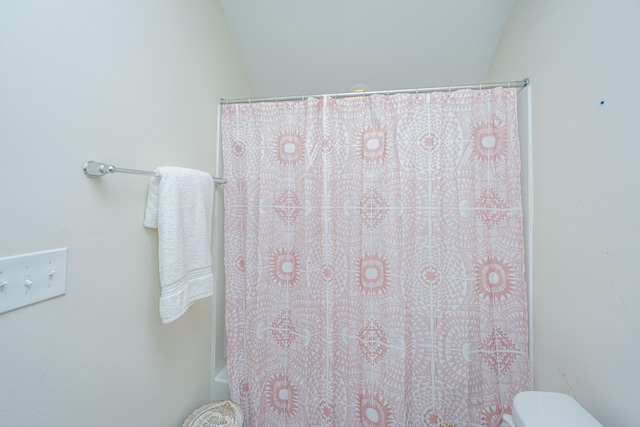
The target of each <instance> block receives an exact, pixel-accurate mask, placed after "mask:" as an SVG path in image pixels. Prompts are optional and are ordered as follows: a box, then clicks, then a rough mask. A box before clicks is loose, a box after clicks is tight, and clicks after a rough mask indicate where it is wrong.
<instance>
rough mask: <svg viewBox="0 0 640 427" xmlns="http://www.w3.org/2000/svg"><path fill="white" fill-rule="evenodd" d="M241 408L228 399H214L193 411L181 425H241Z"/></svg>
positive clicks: (201, 426) (212, 426)
mask: <svg viewBox="0 0 640 427" xmlns="http://www.w3.org/2000/svg"><path fill="white" fill-rule="evenodd" d="M243 424H244V416H243V414H242V408H240V406H238V405H237V404H236V403H234V402H231V401H230V400H216V401H215V402H211V403H207V404H206V405H203V406H201V407H199V408H198V409H196V410H195V411H193V412H192V413H191V415H189V417H188V418H187V419H186V420H185V421H184V423H182V427H214V426H224V427H242V426H243Z"/></svg>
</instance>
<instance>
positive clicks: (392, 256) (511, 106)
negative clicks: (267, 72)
mask: <svg viewBox="0 0 640 427" xmlns="http://www.w3.org/2000/svg"><path fill="white" fill-rule="evenodd" d="M222 143H223V153H224V170H225V176H226V177H227V178H228V183H227V184H226V185H225V189H224V203H225V269H226V280H227V282H226V296H227V300H226V305H227V313H226V323H227V339H228V367H229V385H230V388H231V396H232V399H233V400H234V401H236V402H238V403H240V404H241V405H242V407H243V408H244V411H245V416H246V420H247V423H246V425H248V426H256V427H267V426H273V427H282V426H345V427H351V426H440V425H441V424H445V423H451V424H452V425H454V426H456V427H466V426H474V427H475V426H489V427H496V426H498V425H499V424H500V419H501V416H502V414H503V413H510V411H511V401H512V399H513V396H514V395H515V394H516V393H517V392H519V391H521V390H525V389H528V388H529V369H528V363H529V361H528V357H527V336H528V332H527V304H526V290H525V282H524V279H523V270H524V260H523V236H522V207H521V195H520V159H519V145H518V136H517V120H516V91H515V89H502V88H498V89H493V90H482V91H475V90H462V91H457V92H452V93H431V94H401V95H393V96H378V95H376V96H369V97H362V98H348V99H334V98H331V97H324V98H322V99H308V100H306V101H295V102H277V103H253V104H243V105H226V106H224V108H223V110H222Z"/></svg>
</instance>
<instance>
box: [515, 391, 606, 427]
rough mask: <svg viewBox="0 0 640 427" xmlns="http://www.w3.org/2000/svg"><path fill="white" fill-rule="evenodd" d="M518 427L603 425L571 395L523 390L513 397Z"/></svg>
mask: <svg viewBox="0 0 640 427" xmlns="http://www.w3.org/2000/svg"><path fill="white" fill-rule="evenodd" d="M513 418H514V419H515V421H516V425H517V426H518V427H555V426H558V427H603V426H602V424H600V423H599V422H598V421H597V420H596V419H595V418H593V417H592V416H591V414H589V413H588V412H587V411H586V409H584V408H583V407H582V406H580V404H579V403H578V402H576V401H575V400H574V399H573V398H572V397H570V396H568V395H566V394H562V393H551V392H546V391H524V392H522V393H518V394H517V395H516V397H515V398H514V399H513Z"/></svg>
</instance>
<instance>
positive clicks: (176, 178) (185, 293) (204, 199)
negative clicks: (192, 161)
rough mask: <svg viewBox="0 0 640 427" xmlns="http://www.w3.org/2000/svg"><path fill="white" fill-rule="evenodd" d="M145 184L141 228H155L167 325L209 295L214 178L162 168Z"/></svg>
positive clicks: (190, 171)
mask: <svg viewBox="0 0 640 427" xmlns="http://www.w3.org/2000/svg"><path fill="white" fill-rule="evenodd" d="M156 172H157V173H158V174H159V176H157V177H153V178H151V181H150V182H149V195H148V197H147V208H146V210H145V215H144V226H145V227H147V228H157V229H158V246H159V248H158V252H159V264H160V285H161V287H162V295H161V297H160V317H161V318H162V323H169V322H173V321H174V320H176V319H177V318H178V317H180V316H182V315H183V314H184V313H185V312H186V311H187V309H188V308H189V306H190V305H191V304H193V303H194V302H195V301H196V300H198V299H200V298H206V297H208V296H211V295H213V286H214V279H213V268H212V265H213V263H212V259H211V215H212V211H213V185H214V183H213V179H212V178H211V175H209V174H208V173H206V172H202V171H197V170H193V169H185V168H177V167H169V166H163V167H160V168H158V169H156Z"/></svg>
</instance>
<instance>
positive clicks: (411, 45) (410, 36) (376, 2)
mask: <svg viewBox="0 0 640 427" xmlns="http://www.w3.org/2000/svg"><path fill="white" fill-rule="evenodd" d="M220 3H221V4H222V7H223V8H224V12H225V15H226V17H227V21H228V22H229V25H230V27H231V31H232V33H233V35H234V37H235V40H236V43H237V45H238V48H239V49H240V52H241V54H242V57H243V59H244V61H245V64H246V67H247V71H248V73H249V77H250V78H251V82H252V83H253V87H254V89H255V94H256V96H284V95H301V94H317V93H335V92H347V91H348V90H349V88H350V87H351V86H353V85H355V84H359V83H362V84H366V85H368V86H370V87H371V88H372V90H386V89H404V88H417V87H430V86H448V85H455V84H467V83H481V82H484V78H485V76H486V74H487V71H488V70H489V66H490V64H491V60H492V59H493V54H494V51H495V49H496V46H497V44H498V40H499V38H500V34H501V32H502V28H503V26H504V24H505V22H506V20H507V17H508V15H509V11H510V9H511V5H512V3H513V0H220Z"/></svg>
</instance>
